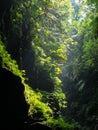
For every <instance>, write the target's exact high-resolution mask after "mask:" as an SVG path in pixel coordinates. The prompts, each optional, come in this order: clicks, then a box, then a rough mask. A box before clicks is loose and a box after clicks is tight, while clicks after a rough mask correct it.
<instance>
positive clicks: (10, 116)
mask: <svg viewBox="0 0 98 130" xmlns="http://www.w3.org/2000/svg"><path fill="white" fill-rule="evenodd" d="M0 89H1V94H2V99H1V115H2V116H0V118H1V123H0V127H1V128H2V129H6V130H7V129H8V130H9V129H10V130H11V129H13V130H16V129H18V128H24V124H25V121H26V118H27V115H28V104H27V102H26V101H25V97H24V86H23V85H22V84H21V78H20V77H18V76H15V75H14V74H13V73H12V72H10V71H8V70H6V69H4V68H2V67H0Z"/></svg>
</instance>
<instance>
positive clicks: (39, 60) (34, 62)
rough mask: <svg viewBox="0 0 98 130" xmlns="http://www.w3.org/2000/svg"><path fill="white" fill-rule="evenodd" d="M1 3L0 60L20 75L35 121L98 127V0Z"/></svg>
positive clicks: (64, 129)
mask: <svg viewBox="0 0 98 130" xmlns="http://www.w3.org/2000/svg"><path fill="white" fill-rule="evenodd" d="M6 2H7V3H6V5H5V1H1V3H0V62H1V63H0V64H2V68H6V69H8V70H9V71H11V72H12V73H13V74H15V75H17V76H19V77H20V78H21V81H22V84H23V85H24V86H25V91H24V95H25V99H26V102H27V103H28V104H29V105H30V107H29V110H28V116H29V117H30V118H31V120H32V121H31V123H33V122H41V123H43V124H44V125H45V124H47V125H48V126H49V127H50V128H51V129H53V130H56V129H57V130H58V129H61V130H75V129H80V130H92V129H97V123H96V120H97V119H98V9H97V7H98V2H97V0H95V1H92V2H91V1H89V0H88V1H82V0H79V1H75V0H71V1H69V0H58V1H56V0H25V1H24V0H20V1H17V0H8V1H6Z"/></svg>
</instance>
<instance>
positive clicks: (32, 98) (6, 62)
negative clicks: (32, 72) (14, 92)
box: [0, 40, 52, 120]
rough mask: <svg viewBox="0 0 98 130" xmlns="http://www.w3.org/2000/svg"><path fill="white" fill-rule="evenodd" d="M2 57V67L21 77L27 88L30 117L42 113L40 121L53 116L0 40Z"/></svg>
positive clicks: (26, 95)
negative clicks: (27, 82)
mask: <svg viewBox="0 0 98 130" xmlns="http://www.w3.org/2000/svg"><path fill="white" fill-rule="evenodd" d="M0 57H1V62H2V67H4V68H6V69H8V70H9V71H11V72H12V73H13V74H15V75H17V76H19V77H20V78H21V81H22V84H23V85H24V87H25V90H24V94H25V99H26V101H27V103H28V104H29V105H30V107H29V110H28V115H29V116H31V117H32V116H33V115H34V114H36V113H39V112H41V115H39V117H37V116H36V117H35V118H39V120H41V116H42V119H48V118H49V117H50V116H52V110H51V109H50V107H49V106H48V104H46V103H44V102H42V94H41V93H39V92H38V93H37V92H35V91H34V90H33V89H31V87H30V86H29V85H28V84H26V82H25V81H26V80H27V78H26V76H25V75H26V74H25V71H24V70H19V67H18V65H17V62H16V61H15V60H12V58H11V55H10V54H9V53H8V52H7V51H6V48H5V46H4V43H3V42H2V41H1V40H0Z"/></svg>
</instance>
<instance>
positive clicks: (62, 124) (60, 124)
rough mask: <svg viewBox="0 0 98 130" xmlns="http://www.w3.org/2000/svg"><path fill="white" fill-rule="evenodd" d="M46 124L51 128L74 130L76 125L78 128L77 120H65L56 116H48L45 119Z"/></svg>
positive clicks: (54, 129)
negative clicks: (55, 117) (48, 117)
mask: <svg viewBox="0 0 98 130" xmlns="http://www.w3.org/2000/svg"><path fill="white" fill-rule="evenodd" d="M47 124H48V126H50V127H51V128H52V129H53V130H56V129H59V128H60V129H62V130H74V129H75V128H76V127H77V128H79V127H80V126H79V124H78V123H77V122H71V123H69V122H66V121H65V120H64V118H63V117H61V116H60V117H58V118H57V119H53V118H50V119H48V120H47Z"/></svg>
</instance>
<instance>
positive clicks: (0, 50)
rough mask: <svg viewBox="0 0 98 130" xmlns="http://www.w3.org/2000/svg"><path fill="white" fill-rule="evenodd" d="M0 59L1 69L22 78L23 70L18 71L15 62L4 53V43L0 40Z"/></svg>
mask: <svg viewBox="0 0 98 130" xmlns="http://www.w3.org/2000/svg"><path fill="white" fill-rule="evenodd" d="M0 57H1V62H2V67H4V68H6V69H8V70H10V71H11V72H13V73H14V74H15V75H18V76H20V77H21V76H22V74H23V73H24V70H22V71H20V70H19V67H18V65H17V62H16V61H15V60H13V59H12V58H11V55H10V54H9V53H8V52H7V51H6V47H5V45H4V43H3V42H2V41H1V39H0Z"/></svg>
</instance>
